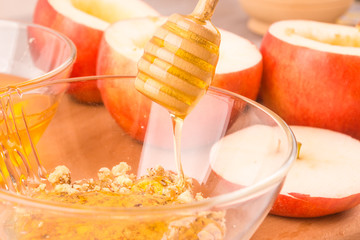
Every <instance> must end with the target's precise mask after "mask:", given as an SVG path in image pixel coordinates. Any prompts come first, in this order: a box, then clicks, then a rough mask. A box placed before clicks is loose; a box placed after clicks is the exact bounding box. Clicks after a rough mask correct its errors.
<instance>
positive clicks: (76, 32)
mask: <svg viewBox="0 0 360 240" xmlns="http://www.w3.org/2000/svg"><path fill="white" fill-rule="evenodd" d="M144 5H145V3H144ZM145 8H146V9H145ZM134 14H135V13H134ZM136 14H137V16H136V17H139V16H147V15H157V14H158V13H157V12H156V11H155V10H154V9H152V8H151V7H150V6H147V7H144V8H143V10H142V12H139V13H136ZM122 18H124V17H123V16H118V20H119V19H122ZM114 21H117V20H114ZM33 22H34V23H37V24H40V25H44V26H47V27H49V28H52V29H54V30H56V31H58V32H60V33H63V34H64V35H66V36H67V37H68V38H70V39H71V40H72V41H73V42H74V44H75V46H76V48H77V59H76V61H75V63H74V66H73V70H72V73H71V77H79V76H93V75H95V74H96V61H97V55H98V48H99V45H100V42H101V39H102V36H103V33H104V30H105V28H106V27H105V28H104V29H96V28H92V27H89V26H86V25H84V24H82V23H77V22H76V21H74V20H72V19H70V18H69V17H66V16H64V15H62V14H61V13H59V12H57V11H56V9H54V8H53V7H52V6H51V5H50V4H49V2H48V0H38V2H37V4H36V7H35V10H34V15H33ZM109 25H110V23H109ZM69 93H71V94H72V96H73V97H75V98H76V99H77V100H79V101H80V102H87V103H101V102H102V99H101V95H100V92H99V90H98V89H97V86H96V83H74V84H72V85H71V86H70V88H69Z"/></svg>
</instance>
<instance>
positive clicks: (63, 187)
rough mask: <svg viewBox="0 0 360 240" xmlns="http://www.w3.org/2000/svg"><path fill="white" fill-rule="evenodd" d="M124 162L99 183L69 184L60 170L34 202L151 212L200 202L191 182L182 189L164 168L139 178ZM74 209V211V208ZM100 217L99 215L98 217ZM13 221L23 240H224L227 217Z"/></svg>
mask: <svg viewBox="0 0 360 240" xmlns="http://www.w3.org/2000/svg"><path fill="white" fill-rule="evenodd" d="M130 170H131V169H130V166H129V165H128V164H126V163H124V162H121V163H120V164H118V165H116V166H114V167H113V168H112V169H111V170H110V169H108V168H101V169H100V170H99V172H98V179H97V180H94V179H84V180H80V181H75V182H73V183H72V182H71V176H70V171H69V169H68V168H66V167H65V166H58V167H56V169H55V171H54V172H53V173H51V174H50V175H49V182H50V183H51V184H52V186H53V188H49V187H46V185H45V184H41V185H39V186H38V187H37V188H36V189H35V191H33V193H32V197H33V198H37V199H42V200H47V201H54V202H60V203H65V204H75V205H81V206H96V207H116V208H119V207H126V208H127V207H136V208H138V207H150V206H159V205H171V204H184V203H189V202H192V201H198V200H202V199H203V196H202V194H201V193H195V194H194V193H193V190H192V188H193V184H192V181H191V179H190V178H187V179H186V184H185V186H182V185H181V184H180V183H181V181H180V179H179V177H178V176H177V174H174V173H172V172H169V171H165V169H164V168H163V167H161V166H158V167H156V168H152V169H149V170H148V173H147V175H145V176H142V177H140V178H139V179H137V178H136V176H135V175H134V174H131V173H130ZM75 205H74V206H75ZM95 212H96V211H95ZM17 218H18V219H15V221H14V222H15V228H19V230H18V231H17V234H18V236H16V239H19V240H30V239H31V240H38V239H39V240H40V239H72V240H77V239H94V240H95V239H106V240H108V239H110V240H111V239H114V240H115V239H159V240H166V239H200V240H207V239H219V240H220V239H223V237H224V234H225V212H223V211H217V212H214V211H208V212H200V213H195V212H194V213H187V214H185V213H184V214H181V215H177V214H173V213H170V214H169V213H164V214H162V215H159V214H150V215H149V213H147V214H143V215H132V217H131V218H129V217H126V218H125V219H124V217H117V218H113V219H112V218H109V217H105V218H101V217H98V216H96V215H94V216H92V215H91V216H81V215H68V214H64V215H58V214H52V213H47V212H40V213H39V212H34V213H31V214H23V213H20V214H18V216H17Z"/></svg>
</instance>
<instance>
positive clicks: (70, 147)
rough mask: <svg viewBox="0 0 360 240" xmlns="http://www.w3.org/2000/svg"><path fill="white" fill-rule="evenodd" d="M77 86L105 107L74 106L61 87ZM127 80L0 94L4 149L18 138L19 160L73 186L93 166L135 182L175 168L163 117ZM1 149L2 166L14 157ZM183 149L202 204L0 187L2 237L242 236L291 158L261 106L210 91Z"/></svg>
mask: <svg viewBox="0 0 360 240" xmlns="http://www.w3.org/2000/svg"><path fill="white" fill-rule="evenodd" d="M79 81H97V84H98V86H99V87H100V90H101V93H102V97H103V102H104V105H98V104H97V105H95V104H84V103H79V102H78V101H76V100H74V98H73V97H71V95H69V94H68V93H67V92H66V91H67V89H68V87H69V86H70V85H71V84H73V83H74V82H79ZM133 83H134V77H114V76H113V77H97V79H94V78H90V77H89V78H86V77H85V78H80V79H79V78H78V79H75V78H74V79H65V80H55V81H51V82H46V83H45V82H43V83H39V84H32V85H27V86H23V87H21V88H19V89H17V90H15V89H13V90H11V91H10V92H7V93H4V94H2V96H1V100H2V102H3V103H8V104H7V105H6V104H5V105H3V107H4V106H5V108H3V113H8V115H7V116H6V118H7V119H10V120H13V119H15V120H14V121H13V122H14V124H15V125H16V126H17V127H16V129H17V132H16V133H17V134H16V136H15V137H14V136H11V134H9V133H6V132H5V133H4V132H3V133H2V139H1V142H2V146H8V149H7V153H9V152H10V151H11V150H13V149H11V148H14V146H16V145H17V144H18V143H19V142H22V143H23V147H22V148H20V147H18V148H17V152H21V154H19V156H22V157H23V158H24V159H26V160H28V161H29V163H33V162H34V161H36V159H39V160H40V161H41V163H42V166H43V167H44V168H45V169H46V171H47V173H49V172H51V171H53V169H54V168H55V167H56V166H58V165H66V166H67V167H68V168H69V169H70V171H71V176H72V180H73V181H75V180H80V179H84V178H94V179H96V178H97V172H98V170H99V169H100V168H102V167H107V168H109V169H111V167H112V166H115V165H117V164H118V163H119V162H126V163H128V164H129V165H130V166H131V169H132V170H131V172H132V173H134V174H137V175H138V176H140V175H143V174H144V173H146V169H148V168H153V167H155V166H157V165H159V164H160V165H161V166H163V167H164V168H165V170H171V171H175V172H176V164H175V159H174V151H173V149H174V148H173V135H172V125H171V119H170V115H169V114H168V112H167V110H165V109H164V108H162V107H161V106H159V105H157V104H155V103H152V102H151V101H150V100H148V99H147V98H145V97H144V96H143V95H141V94H140V93H138V92H137V91H136V90H135V89H134V86H133V85H134V84H133ZM10 106H12V108H11V109H13V111H8V109H9V108H10ZM20 106H21V107H20ZM149 106H151V108H147V107H149ZM17 108H18V109H21V111H20V110H16V109H17ZM14 109H15V110H14ZM149 109H150V110H149ZM17 113H22V115H19V116H18V115H16V114H17ZM22 116H24V117H23V118H22ZM20 118H21V119H20ZM16 120H19V121H18V122H17V121H16ZM8 122H9V121H8ZM0 123H1V124H3V125H4V124H5V123H4V121H2V122H0ZM24 123H26V124H24ZM11 126H13V125H11ZM25 126H27V130H28V131H25V132H26V133H27V134H23V129H22V128H24V127H25ZM1 127H2V128H1V129H4V127H3V126H1ZM139 133H142V134H139ZM6 134H8V136H6ZM4 136H5V137H4ZM29 136H31V141H30V140H29V138H28V137H29ZM19 139H20V140H19ZM9 142H10V143H11V144H9ZM27 145H29V146H27ZM2 150H3V151H2V157H3V159H4V161H5V162H6V161H9V160H11V159H7V158H6V157H5V156H6V154H5V153H4V150H6V149H4V148H3V149H2ZM181 153H182V164H183V169H184V172H185V175H187V176H188V177H190V178H192V179H193V181H194V183H195V184H194V186H195V189H194V191H196V192H202V193H203V195H204V197H205V199H202V200H198V201H194V202H190V203H184V204H177V205H174V204H168V205H164V206H155V207H154V206H147V207H120V206H99V205H97V206H85V205H81V204H68V203H59V202H54V201H48V200H40V199H35V198H31V197H28V196H26V195H23V194H21V193H15V192H14V191H12V190H11V189H10V188H9V189H6V186H5V185H4V184H3V189H2V190H1V191H0V212H1V214H0V234H1V239H2V240H9V239H11V240H20V239H21V240H24V239H31V240H36V239H236V240H238V239H249V238H250V237H251V236H252V234H253V233H254V232H255V230H256V229H257V227H258V226H259V225H260V223H261V222H262V220H263V219H264V218H265V216H266V215H267V214H268V212H269V210H270V208H271V206H272V204H273V202H274V200H275V199H276V197H277V194H278V193H279V190H280V188H281V186H282V183H283V181H284V179H285V176H286V174H287V172H288V170H289V168H290V166H291V165H292V163H293V161H294V159H295V158H296V141H295V138H294V136H293V134H292V132H291V130H290V129H289V127H288V126H287V125H286V124H285V123H284V122H283V121H282V120H281V119H280V118H279V117H278V116H277V115H275V114H274V113H272V112H271V111H269V110H268V109H266V108H265V107H263V106H261V105H260V104H258V103H256V102H254V101H251V100H248V99H247V98H245V97H242V96H240V95H236V94H233V93H231V92H228V91H224V90H221V89H217V88H210V89H209V91H208V92H207V94H206V95H205V96H204V97H203V99H202V100H201V101H200V102H199V104H198V105H197V106H196V107H195V109H194V110H193V111H192V112H191V113H190V115H189V116H187V118H186V119H185V122H184V128H183V134H182V151H181ZM30 165H31V166H33V167H34V166H35V170H36V164H30ZM3 168H4V166H2V169H1V170H2V172H4V169H3ZM14 179H15V177H12V180H14ZM115 205H116V204H115Z"/></svg>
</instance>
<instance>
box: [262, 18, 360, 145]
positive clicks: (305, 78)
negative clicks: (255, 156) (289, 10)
mask: <svg viewBox="0 0 360 240" xmlns="http://www.w3.org/2000/svg"><path fill="white" fill-rule="evenodd" d="M260 51H261V53H262V55H263V64H264V71H263V80H262V85H261V90H260V99H259V101H260V102H262V103H263V104H264V105H265V106H267V107H269V108H270V109H272V110H273V111H275V112H276V113H277V114H278V115H280V117H282V118H283V119H284V120H285V121H286V122H287V123H288V124H291V125H306V126H313V127H320V128H327V129H332V130H335V131H339V132H342V133H345V134H348V135H350V136H352V137H355V138H357V139H360V121H359V119H360V104H359V102H360V67H359V66H360V31H359V30H358V29H356V27H350V26H343V25H335V24H328V23H320V22H314V21H305V20H287V21H280V22H277V23H275V24H273V25H271V27H270V28H269V30H268V32H267V33H266V34H265V36H264V38H263V41H262V43H261V46H260Z"/></svg>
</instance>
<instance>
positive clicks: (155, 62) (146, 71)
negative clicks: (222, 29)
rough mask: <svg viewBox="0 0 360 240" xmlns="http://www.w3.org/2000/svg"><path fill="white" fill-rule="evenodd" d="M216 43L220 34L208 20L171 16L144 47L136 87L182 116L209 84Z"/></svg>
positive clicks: (217, 50) (217, 44)
mask: <svg viewBox="0 0 360 240" xmlns="http://www.w3.org/2000/svg"><path fill="white" fill-rule="evenodd" d="M219 44H220V36H219V32H218V31H217V29H216V28H215V27H213V25H212V24H211V23H210V22H209V21H202V20H199V19H197V18H195V17H192V16H182V15H179V14H174V15H172V16H170V17H169V19H168V21H167V22H166V23H165V24H164V25H163V26H161V27H160V28H159V29H158V30H157V31H156V32H155V34H154V36H153V38H152V39H151V40H150V41H149V42H148V43H147V45H146V46H145V52H144V55H143V57H142V58H141V59H140V61H139V62H138V70H139V73H138V76H137V79H136V81H135V86H136V88H137V89H138V90H139V91H140V92H142V93H143V94H145V95H146V96H148V97H150V98H151V99H152V100H153V101H155V102H157V103H159V104H161V105H163V106H165V107H166V108H168V109H169V110H170V111H171V112H172V113H173V114H175V115H177V116H179V117H181V116H183V117H185V116H186V115H187V114H188V112H189V111H190V110H191V109H192V107H193V106H194V105H195V103H196V102H197V101H198V100H199V99H200V97H201V96H202V95H204V94H205V92H206V90H207V88H208V87H209V85H210V83H211V81H212V78H213V76H214V74H215V68H216V64H217V61H218V57H219Z"/></svg>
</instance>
